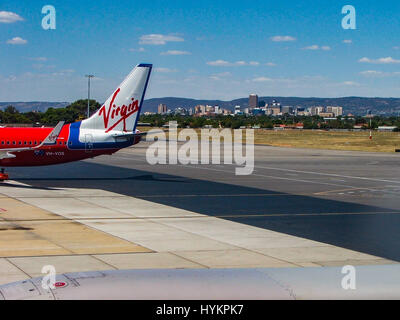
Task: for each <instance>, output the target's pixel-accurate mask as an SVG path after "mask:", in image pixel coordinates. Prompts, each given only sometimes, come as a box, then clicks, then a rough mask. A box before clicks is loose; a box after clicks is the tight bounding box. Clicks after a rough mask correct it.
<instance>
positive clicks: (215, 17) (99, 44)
mask: <svg viewBox="0 0 400 320" xmlns="http://www.w3.org/2000/svg"><path fill="white" fill-rule="evenodd" d="M347 4H350V5H353V6H354V7H355V9H356V29H355V30H344V29H343V28H342V27H341V21H342V18H343V17H344V15H343V14H342V13H341V9H342V7H343V6H344V5H347ZM44 5H53V6H54V7H55V9H56V29H55V30H44V29H43V28H42V26H41V21H42V18H43V17H44V15H43V14H42V13H41V10H42V7H43V6H44ZM399 17H400V2H399V1H368V0H363V1H351V2H340V1H329V0H320V1H307V2H304V1H301V2H300V1H289V0H287V1H268V0H263V1H247V2H245V1H234V0H230V1H224V0H222V1H217V0H212V1H209V0H205V1H193V2H192V1H173V0H170V1H153V0H151V1H125V0H120V1H118V2H115V1H105V0H98V1H82V0H81V1H75V0H69V1H58V0H56V1H51V2H47V1H36V0H32V1H3V2H2V3H1V4H0V61H1V62H2V63H1V67H0V101H33V100H41V101H73V100H76V99H79V98H84V97H85V96H86V92H87V87H86V79H85V78H84V75H85V74H87V73H93V74H95V75H96V78H95V80H94V81H93V85H92V96H93V97H94V98H95V99H97V100H99V101H103V100H104V99H106V98H107V97H108V95H109V94H110V93H111V92H112V91H113V90H114V89H115V87H116V86H117V85H118V84H119V82H120V81H121V80H122V79H123V78H124V76H125V75H126V74H128V73H129V71H130V69H131V68H132V67H133V66H134V65H136V64H137V63H141V62H145V63H153V64H154V73H153V75H152V78H151V82H150V87H149V90H148V92H147V98H151V97H163V96H179V97H189V98H205V99H224V100H230V99H234V98H239V97H244V96H247V95H248V94H249V93H257V94H258V95H260V96H262V95H270V96H277V95H282V96H303V97H307V96H317V97H338V96H350V95H357V96H384V97H389V96H390V97H399V96H400V90H399V89H400V88H399V79H400V39H399V36H398V35H399V34H400V24H399V22H398V21H399Z"/></svg>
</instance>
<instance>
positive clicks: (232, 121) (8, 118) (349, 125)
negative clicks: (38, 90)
mask: <svg viewBox="0 0 400 320" xmlns="http://www.w3.org/2000/svg"><path fill="white" fill-rule="evenodd" d="M87 102H88V100H87V99H81V100H77V101H75V102H73V103H71V104H70V105H68V106H66V107H65V108H48V109H47V110H46V111H45V112H35V111H30V112H23V113H22V112H19V111H18V110H17V109H16V108H15V107H13V106H8V107H6V108H5V109H4V110H0V125H1V124H10V123H13V124H32V125H55V124H57V123H58V122H59V121H65V122H66V123H72V122H75V121H79V120H83V119H85V118H86V117H87ZM100 107H101V105H100V103H98V102H97V101H96V100H90V113H91V114H92V113H93V112H95V111H96V110H97V109H99V108H100ZM139 121H140V122H144V123H149V124H150V125H151V126H154V127H162V126H163V125H166V124H168V122H169V121H177V123H178V126H179V127H180V128H186V127H190V128H202V127H204V126H209V127H213V128H233V129H238V128H240V127H254V126H258V127H260V128H266V129H272V128H273V127H274V126H277V125H282V124H284V125H294V124H297V123H302V124H303V127H304V129H353V127H354V125H365V128H366V129H369V128H370V127H369V123H370V120H369V119H367V118H365V117H338V118H337V119H336V120H327V121H325V120H324V119H323V118H321V117H319V116H294V115H283V116H280V117H272V116H267V115H257V116H246V115H235V116H226V115H215V116H208V117H206V116H202V117H195V116H184V115H174V114H168V115H161V114H150V115H144V114H141V115H140V119H139ZM383 125H387V126H397V127H398V128H400V117H394V116H393V117H378V116H376V117H373V119H372V120H371V128H372V129H375V128H377V127H378V126H383Z"/></svg>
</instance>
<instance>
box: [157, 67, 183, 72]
mask: <svg viewBox="0 0 400 320" xmlns="http://www.w3.org/2000/svg"><path fill="white" fill-rule="evenodd" d="M154 70H155V71H156V72H161V73H171V72H178V70H176V69H169V68H155V69H154Z"/></svg>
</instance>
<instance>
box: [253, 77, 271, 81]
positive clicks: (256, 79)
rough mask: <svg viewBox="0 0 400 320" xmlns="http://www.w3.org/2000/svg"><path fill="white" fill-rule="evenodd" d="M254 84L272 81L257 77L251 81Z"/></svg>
mask: <svg viewBox="0 0 400 320" xmlns="http://www.w3.org/2000/svg"><path fill="white" fill-rule="evenodd" d="M253 81H254V82H267V81H272V79H271V78H267V77H258V78H255V79H253Z"/></svg>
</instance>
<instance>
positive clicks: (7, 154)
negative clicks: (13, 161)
mask: <svg viewBox="0 0 400 320" xmlns="http://www.w3.org/2000/svg"><path fill="white" fill-rule="evenodd" d="M64 123H65V121H60V122H59V123H57V125H56V126H55V127H54V129H53V130H52V131H51V132H50V134H49V135H48V136H47V137H46V139H44V140H43V141H42V143H41V144H39V145H38V146H35V147H24V148H8V149H0V160H1V159H6V158H15V157H16V155H15V154H13V153H14V152H21V151H28V150H35V149H38V148H40V147H42V146H44V145H45V146H49V145H54V144H56V141H57V138H58V136H59V135H60V132H61V129H62V127H63V126H64Z"/></svg>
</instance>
